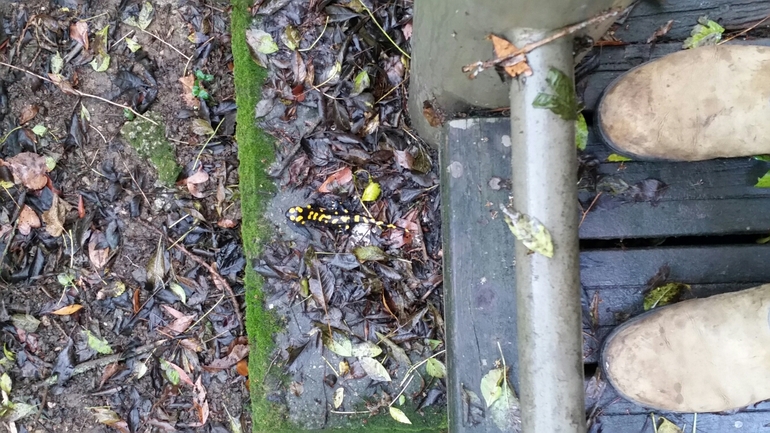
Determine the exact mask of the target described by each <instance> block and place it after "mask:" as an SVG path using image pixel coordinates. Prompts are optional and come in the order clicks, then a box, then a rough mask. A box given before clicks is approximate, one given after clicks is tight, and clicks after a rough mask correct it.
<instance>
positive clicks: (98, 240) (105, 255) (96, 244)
mask: <svg viewBox="0 0 770 433" xmlns="http://www.w3.org/2000/svg"><path fill="white" fill-rule="evenodd" d="M109 258H110V247H109V244H108V243H107V237H106V236H105V235H104V233H103V232H101V231H98V230H97V231H94V232H93V233H91V237H90V238H89V240H88V259H89V260H91V264H92V265H93V266H94V268H96V269H103V268H104V267H105V266H106V265H107V261H108V260H109Z"/></svg>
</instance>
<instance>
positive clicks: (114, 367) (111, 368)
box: [99, 362, 124, 388]
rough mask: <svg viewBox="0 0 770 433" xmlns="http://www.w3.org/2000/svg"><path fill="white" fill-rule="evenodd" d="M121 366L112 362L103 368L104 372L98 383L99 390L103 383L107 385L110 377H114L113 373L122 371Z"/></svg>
mask: <svg viewBox="0 0 770 433" xmlns="http://www.w3.org/2000/svg"><path fill="white" fill-rule="evenodd" d="M123 368H124V367H123V366H122V365H120V364H118V363H117V362H113V363H112V364H108V365H107V367H105V368H104V372H103V373H102V378H101V380H100V381H99V388H101V387H103V386H104V384H105V383H107V381H108V380H110V378H111V377H112V376H114V375H115V373H117V372H119V371H121V370H123Z"/></svg>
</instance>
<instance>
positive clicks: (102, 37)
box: [90, 25, 110, 72]
mask: <svg viewBox="0 0 770 433" xmlns="http://www.w3.org/2000/svg"><path fill="white" fill-rule="evenodd" d="M109 29H110V26H109V25H106V26H104V28H102V29H101V30H99V31H98V32H96V33H94V43H93V50H94V53H95V54H96V55H95V56H94V59H93V60H92V61H91V63H90V65H91V67H92V68H93V69H94V71H96V72H104V71H106V70H107V69H108V68H109V67H110V54H109V52H108V51H107V33H108V31H109Z"/></svg>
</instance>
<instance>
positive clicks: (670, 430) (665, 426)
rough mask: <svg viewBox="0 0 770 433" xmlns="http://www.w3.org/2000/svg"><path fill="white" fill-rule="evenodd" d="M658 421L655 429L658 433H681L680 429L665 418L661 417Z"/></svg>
mask: <svg viewBox="0 0 770 433" xmlns="http://www.w3.org/2000/svg"><path fill="white" fill-rule="evenodd" d="M658 420H659V421H660V423H659V424H658V429H657V432H658V433H682V429H680V428H679V427H678V426H677V425H676V424H674V423H672V422H671V421H669V420H667V419H666V418H663V417H662V416H661V417H659V418H658Z"/></svg>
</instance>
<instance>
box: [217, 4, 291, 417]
mask: <svg viewBox="0 0 770 433" xmlns="http://www.w3.org/2000/svg"><path fill="white" fill-rule="evenodd" d="M252 3H253V2H252V1H251V0H232V1H231V6H232V12H231V17H230V25H231V35H232V50H233V64H234V71H233V75H234V79H235V95H236V96H235V102H236V105H237V106H238V114H237V119H236V121H237V125H238V126H237V128H236V131H235V139H236V141H237V142H238V159H239V160H240V165H239V168H238V174H239V178H240V193H241V194H240V195H241V211H242V215H243V218H242V222H241V235H242V237H243V249H244V254H245V256H246V260H247V263H251V262H252V260H253V259H254V258H256V257H258V256H259V254H260V253H261V252H262V249H263V247H264V245H265V243H266V242H268V241H269V239H270V237H271V235H272V230H271V229H270V226H269V225H268V224H267V223H266V222H265V221H264V214H265V209H266V208H267V203H268V201H269V200H270V198H271V197H272V194H273V193H274V190H275V187H274V184H273V181H272V180H271V179H270V178H268V176H267V167H268V165H269V164H270V163H271V162H272V161H273V159H275V150H274V148H273V144H272V141H271V138H270V137H269V136H268V135H267V134H265V133H264V132H263V131H262V130H260V129H259V128H257V126H256V124H255V122H254V119H255V117H254V109H255V107H256V106H257V102H258V101H259V98H260V95H261V92H262V84H263V83H264V81H265V77H266V75H267V72H266V71H265V70H264V69H262V68H260V67H259V66H257V65H256V64H255V63H254V62H253V61H252V60H251V55H250V53H249V47H248V45H246V30H247V29H248V28H249V25H250V23H251V14H250V12H249V7H250V6H251V5H252ZM262 284H263V280H262V278H261V277H260V276H259V275H258V274H257V273H256V272H254V270H253V269H252V267H251V266H249V265H247V266H246V270H245V276H244V285H245V287H246V299H245V301H244V302H245V303H246V333H247V335H248V338H249V347H250V348H251V352H250V353H249V384H250V390H249V391H250V393H251V417H252V425H253V431H254V432H273V431H277V430H283V429H286V428H288V424H287V423H286V421H285V419H284V418H283V416H282V414H281V411H280V410H276V408H275V407H274V406H273V404H272V403H270V402H269V401H268V400H267V398H266V397H267V395H266V393H267V389H266V388H265V387H264V385H263V383H264V380H263V379H264V378H265V376H266V375H267V373H268V370H269V368H270V359H269V357H270V353H271V351H272V348H273V334H274V333H275V332H277V331H278V330H279V328H278V325H277V323H276V320H275V318H274V317H273V316H272V315H271V314H270V313H269V312H268V311H266V310H265V309H264V308H263V307H262V305H263V302H262V301H263V299H264V293H263V292H262Z"/></svg>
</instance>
